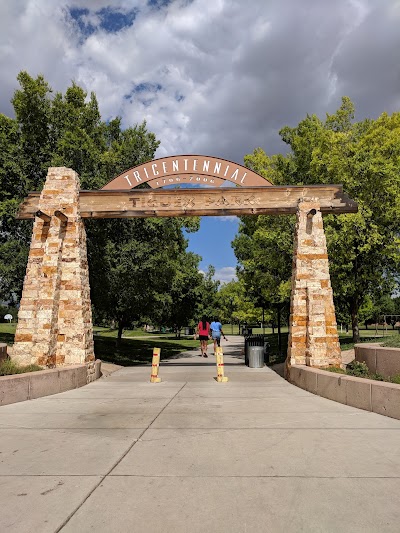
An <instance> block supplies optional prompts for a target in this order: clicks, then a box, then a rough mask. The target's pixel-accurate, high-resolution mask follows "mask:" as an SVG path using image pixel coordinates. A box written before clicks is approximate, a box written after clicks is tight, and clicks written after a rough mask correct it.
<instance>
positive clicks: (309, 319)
mask: <svg viewBox="0 0 400 533" xmlns="http://www.w3.org/2000/svg"><path fill="white" fill-rule="evenodd" d="M341 362H342V358H341V351H340V345H339V337H338V332H337V326H336V317H335V307H334V304H333V292H332V287H331V280H330V275H329V261H328V253H327V248H326V239H325V233H324V226H323V222H322V214H321V211H320V205H319V203H318V201H317V200H314V199H309V198H305V199H303V200H301V201H300V202H299V206H298V210H297V223H296V233H295V239H294V253H293V274H292V294H291V302H290V322H289V345H288V357H287V368H288V369H290V365H308V366H316V367H324V366H340V364H341Z"/></svg>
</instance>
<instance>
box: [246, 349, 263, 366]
mask: <svg viewBox="0 0 400 533" xmlns="http://www.w3.org/2000/svg"><path fill="white" fill-rule="evenodd" d="M263 366H264V346H249V368H263Z"/></svg>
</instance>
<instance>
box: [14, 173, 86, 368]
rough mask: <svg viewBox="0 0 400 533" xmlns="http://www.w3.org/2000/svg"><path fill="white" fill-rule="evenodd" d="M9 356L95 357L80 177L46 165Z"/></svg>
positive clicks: (26, 360)
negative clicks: (12, 344) (80, 204)
mask: <svg viewBox="0 0 400 533" xmlns="http://www.w3.org/2000/svg"><path fill="white" fill-rule="evenodd" d="M11 357H12V359H13V360H15V361H16V362H18V363H20V364H31V363H36V364H39V365H43V366H49V367H53V366H56V365H62V364H78V363H85V362H88V361H92V360H93V359H94V348H93V331H92V313H91V306H90V288H89V270H88V263H87V253H86V233H85V228H84V225H83V222H82V220H81V217H80V213H79V178H78V175H77V173H76V172H74V171H73V170H71V169H68V168H63V167H53V168H49V171H48V174H47V179H46V182H45V185H44V187H43V190H42V193H41V195H40V200H39V211H38V212H37V216H36V217H35V222H34V225H33V234H32V242H31V248H30V252H29V258H28V265H27V269H26V276H25V280H24V287H23V292H22V299H21V303H20V309H19V312H18V325H17V330H16V333H15V343H14V346H13V349H12V350H11Z"/></svg>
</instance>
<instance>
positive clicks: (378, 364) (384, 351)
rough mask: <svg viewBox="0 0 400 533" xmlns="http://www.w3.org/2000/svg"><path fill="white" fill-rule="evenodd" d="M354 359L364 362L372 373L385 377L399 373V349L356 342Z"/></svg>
mask: <svg viewBox="0 0 400 533" xmlns="http://www.w3.org/2000/svg"><path fill="white" fill-rule="evenodd" d="M354 352H355V359H356V361H359V362H360V363H362V362H364V363H365V364H366V365H367V367H368V368H369V370H370V371H371V372H372V373H373V374H381V375H382V376H384V377H385V378H388V377H390V376H396V375H397V374H400V349H399V348H386V347H385V346H379V345H377V344H356V345H355V346H354Z"/></svg>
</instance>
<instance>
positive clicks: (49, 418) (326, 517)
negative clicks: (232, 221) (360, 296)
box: [0, 336, 400, 533]
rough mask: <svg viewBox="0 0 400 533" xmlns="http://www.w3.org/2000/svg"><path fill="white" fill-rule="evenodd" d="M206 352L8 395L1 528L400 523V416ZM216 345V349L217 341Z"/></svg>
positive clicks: (167, 529) (0, 420)
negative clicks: (221, 375) (33, 394)
mask: <svg viewBox="0 0 400 533" xmlns="http://www.w3.org/2000/svg"><path fill="white" fill-rule="evenodd" d="M228 338H229V339H230V340H229V343H227V344H225V347H224V349H225V352H226V353H229V354H230V355H228V356H226V358H225V364H226V366H225V373H226V375H228V376H229V378H230V381H229V382H228V383H217V382H216V381H215V380H214V379H213V376H215V375H216V368H215V361H214V357H212V356H211V357H209V358H208V359H203V358H200V357H199V356H198V352H193V353H194V355H193V353H190V354H188V353H186V354H182V356H181V357H180V358H177V359H174V360H171V361H168V362H165V363H162V367H161V371H160V376H161V377H162V378H163V382H162V383H160V384H150V383H149V382H148V380H149V375H150V367H149V366H147V367H134V368H123V369H120V370H118V371H117V372H114V373H113V374H110V375H109V376H108V377H106V378H102V379H100V380H99V381H97V382H95V383H92V384H90V385H88V386H86V387H84V388H82V389H78V390H74V391H70V392H66V393H63V394H58V395H55V396H51V397H46V398H41V399H38V400H31V401H28V402H23V403H19V404H13V405H7V406H4V407H1V408H0V435H1V438H0V501H1V511H0V531H4V532H7V533H11V532H18V533H29V532H35V533H46V532H52V533H53V532H58V531H62V532H63V533H64V532H65V533H66V532H73V533H77V532H78V533H84V532H89V531H93V532H97V533H103V532H104V533H114V532H129V533H131V532H140V533H141V532H149V533H158V532H160V533H161V532H163V533H197V532H199V533H200V532H201V533H203V532H207V533H213V532H227V533H239V532H240V533H245V532H249V533H250V532H251V533H253V532H256V533H258V532H260V533H261V532H262V533H265V532H278V533H279V532H285V533H291V532H299V531H304V532H306V533H310V532H322V533H326V532H332V533H333V532H335V533H336V532H341V533H342V532H362V533H367V532H377V531H379V532H389V531H390V532H398V531H399V530H400V509H399V494H400V453H399V451H400V421H398V420H394V419H391V418H387V417H383V416H380V415H377V414H374V413H369V412H365V411H360V410H357V409H354V408H352V407H348V406H345V405H341V404H338V403H334V402H331V401H329V400H326V399H324V398H320V397H317V396H314V395H312V394H310V393H308V392H306V391H303V390H301V389H298V388H296V387H294V386H292V385H290V384H289V383H287V382H286V381H284V380H283V379H282V378H281V377H279V376H278V375H277V374H276V373H275V372H274V371H273V370H271V369H269V368H264V369H259V370H256V369H249V368H246V367H245V366H244V364H243V360H242V357H241V355H240V352H241V349H242V343H243V340H242V339H241V338H234V337H230V336H228ZM210 351H211V352H212V350H210Z"/></svg>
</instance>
